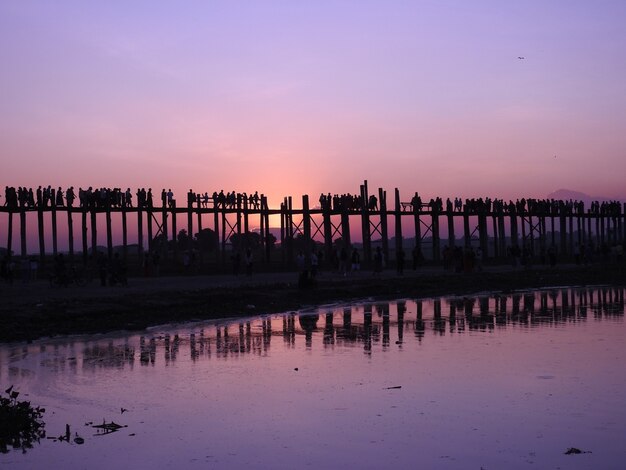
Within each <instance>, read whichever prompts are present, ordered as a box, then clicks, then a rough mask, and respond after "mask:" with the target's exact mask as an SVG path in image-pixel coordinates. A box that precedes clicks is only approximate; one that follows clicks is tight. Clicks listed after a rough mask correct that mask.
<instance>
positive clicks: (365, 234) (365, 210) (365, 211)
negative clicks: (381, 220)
mask: <svg viewBox="0 0 626 470" xmlns="http://www.w3.org/2000/svg"><path fill="white" fill-rule="evenodd" d="M361 200H362V205H361V234H362V238H363V258H364V260H365V261H366V262H367V263H368V264H369V263H370V262H371V261H372V243H371V238H370V216H369V194H368V192H367V180H366V181H365V182H364V183H363V184H362V185H361Z"/></svg>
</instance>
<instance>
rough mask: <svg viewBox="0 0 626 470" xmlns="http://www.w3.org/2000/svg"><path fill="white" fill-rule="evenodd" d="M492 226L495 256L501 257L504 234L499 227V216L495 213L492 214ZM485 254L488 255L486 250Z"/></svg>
mask: <svg viewBox="0 0 626 470" xmlns="http://www.w3.org/2000/svg"><path fill="white" fill-rule="evenodd" d="M491 226H492V229H493V257H494V258H499V257H500V237H501V236H502V235H504V234H503V233H501V232H500V231H499V229H498V217H497V216H496V215H495V214H493V215H492V216H491ZM484 255H485V256H488V253H487V252H486V251H485V252H484Z"/></svg>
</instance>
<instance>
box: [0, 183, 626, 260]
mask: <svg viewBox="0 0 626 470" xmlns="http://www.w3.org/2000/svg"><path fill="white" fill-rule="evenodd" d="M329 196H330V195H329ZM372 196H374V203H372ZM212 199H214V198H212ZM407 199H410V201H409V202H407ZM355 200H356V201H358V205H357V206H355V205H353V204H352V205H347V204H333V201H332V198H329V199H328V200H326V201H325V202H324V203H322V204H320V205H317V204H316V205H315V206H314V207H312V206H311V202H310V200H309V196H308V195H303V196H302V207H301V208H295V207H294V204H293V199H292V197H291V196H290V197H285V198H284V200H283V202H282V203H281V204H280V207H279V208H275V209H272V208H270V207H268V203H267V198H266V197H265V196H264V195H260V197H259V198H258V202H257V201H255V202H254V203H251V202H250V200H249V199H248V198H247V197H245V195H241V194H237V196H236V200H235V201H232V203H231V204H223V203H218V201H215V200H212V201H211V204H208V203H207V201H206V199H205V200H202V199H201V198H200V197H198V198H188V203H187V205H186V206H185V207H177V205H176V201H175V200H171V201H168V200H166V198H163V199H162V205H161V206H160V207H156V206H155V207H153V206H152V205H150V206H147V205H145V204H142V205H141V206H140V207H130V206H128V205H126V204H123V205H121V206H119V205H115V206H113V205H104V206H95V205H88V206H87V205H85V206H81V207H75V206H71V205H70V206H68V205H57V204H56V203H55V200H54V197H53V198H52V199H51V200H50V201H49V202H50V204H49V205H48V204H44V205H35V206H32V205H27V204H21V203H20V204H7V203H5V205H4V206H2V207H0V214H2V213H5V214H6V215H5V216H4V218H3V219H2V220H3V221H4V222H5V223H6V225H4V222H3V224H2V225H3V226H0V237H2V236H3V235H4V237H6V238H5V240H6V248H7V252H8V253H12V252H13V253H15V254H17V253H18V250H16V249H15V248H16V247H15V246H14V240H13V235H14V231H15V230H14V223H15V222H16V220H15V219H18V221H19V235H20V247H19V255H21V256H22V257H26V256H28V255H29V254H28V253H27V236H28V230H29V228H28V227H27V213H29V212H35V213H36V215H37V231H38V239H39V257H40V258H41V261H42V262H43V261H44V260H45V256H46V253H47V251H46V244H45V240H46V238H48V239H49V238H50V234H48V237H46V233H45V231H46V228H47V227H50V228H51V231H52V233H51V238H52V254H54V255H56V254H57V253H58V252H59V248H58V239H59V214H62V213H64V214H65V217H63V218H64V219H66V221H67V222H66V223H67V230H63V232H64V233H66V234H67V246H68V249H67V250H63V251H65V252H67V253H69V255H70V257H74V256H75V254H79V253H80V254H81V255H82V258H83V261H84V262H85V263H87V262H88V259H89V253H90V252H91V253H96V252H97V249H98V236H97V235H98V231H99V230H105V231H106V247H107V254H108V256H109V257H111V256H112V255H113V251H114V245H113V229H112V226H113V222H112V220H113V218H114V217H117V218H118V222H119V218H121V236H122V245H121V246H122V255H123V257H124V258H126V257H127V256H128V255H129V254H133V255H134V253H131V251H130V250H133V251H134V250H136V253H137V256H138V257H139V259H140V260H141V259H142V257H143V256H144V252H145V251H146V250H148V251H150V252H154V251H158V252H160V253H161V254H162V256H164V257H165V258H167V257H172V256H173V257H175V258H176V257H178V256H179V255H180V253H179V251H182V249H181V248H180V247H179V246H178V244H177V243H170V244H169V245H170V247H168V243H163V241H167V240H176V239H177V235H178V233H179V230H180V229H185V230H186V231H187V233H188V234H189V236H192V235H193V234H194V233H199V232H200V231H202V229H203V228H209V229H211V230H212V231H213V232H215V234H216V235H217V236H216V237H215V246H213V247H212V249H211V250H206V249H205V250H204V251H210V253H203V252H202V251H203V249H200V258H201V259H203V260H207V259H209V258H210V257H214V261H216V262H218V263H226V259H227V256H229V255H230V253H229V250H230V244H231V242H232V240H233V237H234V236H235V235H238V236H241V235H245V234H247V233H250V232H251V228H250V227H251V226H253V225H252V223H254V224H255V225H254V226H256V227H259V228H258V229H255V232H256V233H258V235H259V239H260V247H258V248H257V249H256V251H257V258H255V259H257V260H258V259H259V258H258V255H260V258H261V260H262V261H263V262H269V261H270V257H271V255H272V252H273V250H272V245H273V242H274V240H275V237H274V236H273V235H272V234H271V232H270V217H271V216H274V217H280V240H279V241H280V244H281V247H282V249H281V250H280V252H281V257H282V263H283V264H284V265H285V266H290V265H291V264H292V263H293V260H294V243H292V241H294V240H295V239H296V238H299V239H302V240H303V241H304V242H305V243H303V245H302V246H303V247H304V248H303V249H304V250H305V255H306V257H307V259H308V258H309V255H310V252H311V250H312V243H311V241H312V240H315V241H317V242H320V243H322V244H323V246H324V251H325V252H326V254H327V255H330V254H331V253H332V251H333V249H334V243H335V242H336V241H337V239H338V238H340V239H341V246H343V247H345V248H346V250H350V249H351V247H352V246H353V242H352V240H351V229H350V226H351V223H355V220H356V223H357V224H358V226H359V227H360V233H361V240H362V254H363V261H364V262H365V263H369V262H371V260H372V251H373V250H372V245H373V244H379V246H380V247H381V249H382V252H383V254H384V256H385V258H386V259H388V260H393V259H395V253H398V252H399V251H400V250H403V251H411V250H413V249H415V248H416V249H417V250H419V252H420V253H424V254H425V255H426V256H427V257H430V258H432V259H433V260H434V261H439V260H440V258H441V251H442V246H441V244H442V240H444V241H445V243H447V244H448V245H449V246H450V247H454V246H459V245H461V246H463V247H470V246H474V247H480V248H481V250H482V252H483V254H484V256H485V257H486V258H493V259H497V258H504V257H506V256H507V255H508V254H507V252H508V248H509V247H511V246H520V247H523V246H526V247H528V248H529V249H530V251H531V252H534V253H538V252H539V250H545V249H547V247H550V246H553V247H555V248H556V249H557V251H558V252H559V255H560V257H563V256H566V257H571V256H573V254H574V253H575V252H576V250H577V248H576V247H577V246H580V245H581V244H582V245H586V244H589V243H592V244H593V246H594V247H596V248H597V247H601V246H613V245H618V244H619V245H623V244H624V242H625V238H624V235H625V234H624V217H625V214H626V210H625V209H626V208H625V207H624V204H622V203H618V202H615V203H610V205H609V204H608V203H607V206H606V207H605V206H604V205H602V206H600V204H599V203H595V204H594V205H592V207H591V208H587V209H586V210H585V208H583V206H582V204H579V203H578V202H577V203H574V204H572V201H553V200H550V201H545V200H544V201H539V203H537V201H535V200H528V201H526V203H523V204H521V205H520V203H519V201H517V203H512V202H510V203H504V202H503V201H498V200H494V201H490V200H488V199H487V200H484V201H483V200H482V199H480V200H478V201H476V200H471V201H466V202H465V203H464V204H463V206H462V207H460V208H455V207H453V205H452V203H451V201H450V200H447V201H446V203H445V204H444V203H443V201H442V200H441V199H440V198H437V199H435V200H430V201H429V202H428V203H425V202H423V201H421V199H420V198H419V196H418V194H417V193H414V194H413V195H411V197H410V198H406V199H403V198H401V197H400V192H399V190H398V189H397V188H396V189H395V191H394V197H393V200H392V201H388V199H387V192H386V191H385V190H383V189H382V188H379V189H378V191H377V192H376V193H374V194H370V192H369V189H368V184H367V181H365V182H364V183H363V184H362V185H360V190H359V194H358V195H357V197H356V198H355ZM603 204H604V203H603ZM459 209H460V210H459ZM98 214H104V218H105V223H104V227H101V226H100V225H102V222H100V225H99V224H98V218H97V215H98ZM129 214H134V216H133V217H132V220H131V222H132V223H133V224H134V223H136V229H137V230H136V240H129V230H128V229H129V224H128V216H129ZM77 218H78V219H79V221H80V229H79V233H80V244H81V247H80V249H77V247H76V240H75V239H74V232H75V228H74V223H75V221H76V220H75V219H77ZM203 218H204V220H205V221H206V219H207V218H208V219H209V220H210V221H211V222H210V223H209V224H208V225H209V226H203ZM181 219H182V221H181ZM390 220H392V221H393V226H392V227H390V224H389V221H390ZM257 221H258V224H257ZM456 221H458V222H461V221H462V226H463V233H462V237H460V238H459V239H457V234H456V233H455V222H456ZM181 222H182V223H181ZM442 224H444V225H445V227H446V235H447V236H446V237H445V238H443V239H442V237H441V225H442ZM459 225H460V224H459ZM30 230H32V228H31V229H30ZM2 232H4V234H3V233H2ZM390 232H391V233H392V235H393V237H392V238H390ZM407 232H408V233H412V235H413V237H410V236H409V237H407V236H406V233H407ZM132 233H133V235H134V233H135V232H134V230H133V231H132ZM144 234H146V236H147V246H145V245H144ZM245 239H246V238H245V237H243V238H240V240H244V241H245ZM390 240H391V241H392V242H393V243H394V246H393V247H392V249H390V246H389V245H390ZM408 240H412V241H411V246H407V244H408ZM157 242H158V243H157ZM244 248H245V247H244ZM348 253H349V251H348ZM392 254H393V255H394V256H391V255H392ZM428 255H430V256H428Z"/></svg>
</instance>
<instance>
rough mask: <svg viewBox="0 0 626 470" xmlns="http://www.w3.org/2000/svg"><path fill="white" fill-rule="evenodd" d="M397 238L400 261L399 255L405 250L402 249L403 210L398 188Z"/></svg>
mask: <svg viewBox="0 0 626 470" xmlns="http://www.w3.org/2000/svg"><path fill="white" fill-rule="evenodd" d="M394 216H395V228H396V231H395V238H396V246H395V250H396V259H398V253H400V251H401V250H402V249H403V247H402V241H403V240H402V208H401V205H400V191H398V188H395V211H394Z"/></svg>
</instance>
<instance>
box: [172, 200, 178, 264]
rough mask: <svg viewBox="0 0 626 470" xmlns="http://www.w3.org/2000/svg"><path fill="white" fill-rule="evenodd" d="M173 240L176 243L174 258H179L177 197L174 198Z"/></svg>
mask: <svg viewBox="0 0 626 470" xmlns="http://www.w3.org/2000/svg"><path fill="white" fill-rule="evenodd" d="M171 210H172V242H173V244H174V260H175V261H177V260H178V229H177V227H176V199H172V207H171Z"/></svg>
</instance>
